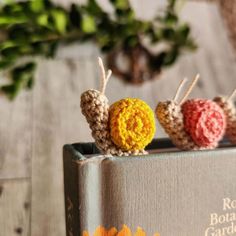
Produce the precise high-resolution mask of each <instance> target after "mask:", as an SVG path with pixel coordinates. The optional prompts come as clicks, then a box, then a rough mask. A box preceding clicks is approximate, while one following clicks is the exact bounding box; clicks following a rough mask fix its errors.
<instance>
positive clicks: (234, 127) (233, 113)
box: [214, 89, 236, 144]
mask: <svg viewBox="0 0 236 236" xmlns="http://www.w3.org/2000/svg"><path fill="white" fill-rule="evenodd" d="M235 95H236V89H235V90H234V91H233V93H232V94H231V95H230V96H228V97H225V96H220V97H216V98H215V99H214V101H215V102H216V103H217V104H218V105H219V106H220V107H221V108H222V109H223V111H224V113H225V117H226V132H225V135H226V137H227V138H228V139H229V140H230V141H231V143H233V144H236V108H235V104H234V101H233V98H234V96H235Z"/></svg>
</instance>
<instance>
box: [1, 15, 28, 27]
mask: <svg viewBox="0 0 236 236" xmlns="http://www.w3.org/2000/svg"><path fill="white" fill-rule="evenodd" d="M27 21H28V19H27V17H26V16H23V15H22V16H17V17H12V16H4V15H3V16H0V26H1V25H11V24H22V23H27Z"/></svg>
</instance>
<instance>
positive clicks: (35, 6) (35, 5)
mask: <svg viewBox="0 0 236 236" xmlns="http://www.w3.org/2000/svg"><path fill="white" fill-rule="evenodd" d="M30 8H31V10H32V11H33V12H36V13H37V12H41V11H43V10H44V0H31V1H30Z"/></svg>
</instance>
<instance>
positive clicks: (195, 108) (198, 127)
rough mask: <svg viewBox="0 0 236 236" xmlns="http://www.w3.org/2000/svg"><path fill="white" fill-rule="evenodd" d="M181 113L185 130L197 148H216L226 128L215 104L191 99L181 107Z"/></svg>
mask: <svg viewBox="0 0 236 236" xmlns="http://www.w3.org/2000/svg"><path fill="white" fill-rule="evenodd" d="M182 113H183V116H184V126H185V130H186V132H188V133H189V134H190V136H191V137H192V139H193V141H194V142H195V143H196V144H197V145H198V146H200V147H206V148H211V147H216V146H217V143H218V142H219V141H220V140H221V139H222V137H223V135H224V133H225V128H226V119H225V115H224V112H223V110H222V109H221V107H220V106H219V105H218V104H217V103H215V102H213V101H211V100H205V99H191V100H188V101H186V102H185V103H184V104H183V105H182Z"/></svg>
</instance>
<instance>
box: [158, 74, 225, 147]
mask: <svg viewBox="0 0 236 236" xmlns="http://www.w3.org/2000/svg"><path fill="white" fill-rule="evenodd" d="M198 79H199V75H197V76H196V78H195V79H194V81H193V82H192V84H191V86H190V87H189V89H188V91H187V92H186V94H185V96H184V97H183V98H182V100H181V101H180V102H177V99H178V96H179V93H180V91H181V89H182V86H183V84H184V83H185V82H186V79H184V80H183V81H182V82H181V84H180V86H179V88H178V89H177V92H176V95H175V97H174V99H173V100H170V101H165V102H160V103H159V104H158V105H157V108H156V116H157V119H158V120H159V122H160V124H161V125H162V127H163V128H164V130H165V131H166V133H167V134H168V135H169V137H170V138H171V140H172V142H173V143H174V144H175V145H176V146H177V147H178V148H180V149H182V150H202V149H213V148H215V147H217V145H218V142H219V140H220V139H221V138H222V137H223V135H224V132H225V127H226V121H225V115H224V112H223V110H222V108H221V107H220V106H219V105H218V104H217V103H216V102H214V101H211V100H207V99H190V100H187V101H185V100H186V99H187V97H188V95H189V94H190V92H191V91H192V89H193V87H194V86H195V84H196V83H197V81H198Z"/></svg>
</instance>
